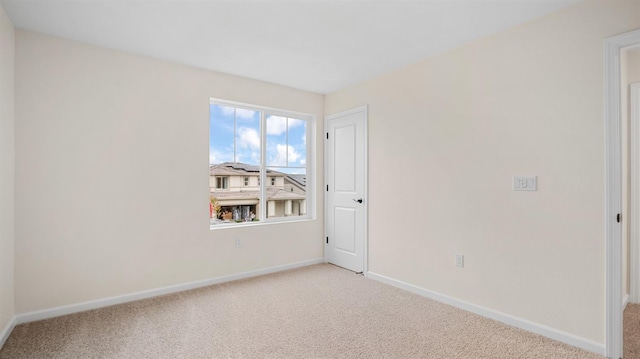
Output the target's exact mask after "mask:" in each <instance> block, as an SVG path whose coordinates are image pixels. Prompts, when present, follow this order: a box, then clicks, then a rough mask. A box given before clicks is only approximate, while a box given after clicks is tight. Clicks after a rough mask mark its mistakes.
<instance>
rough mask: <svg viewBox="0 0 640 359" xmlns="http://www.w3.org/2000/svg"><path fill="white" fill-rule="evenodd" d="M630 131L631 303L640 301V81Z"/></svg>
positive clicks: (633, 92)
mask: <svg viewBox="0 0 640 359" xmlns="http://www.w3.org/2000/svg"><path fill="white" fill-rule="evenodd" d="M629 94H630V97H631V101H630V109H631V114H630V116H629V132H630V133H631V136H630V137H631V143H630V152H631V155H630V161H631V178H630V181H629V199H630V205H631V209H630V212H631V213H629V216H628V217H629V226H630V231H629V237H630V238H629V239H630V241H629V242H630V243H629V253H630V256H629V258H630V261H629V282H630V288H629V293H630V296H631V298H630V299H629V301H630V302H631V303H640V216H638V214H639V213H640V156H639V155H640V82H638V83H634V84H631V86H630V91H629Z"/></svg>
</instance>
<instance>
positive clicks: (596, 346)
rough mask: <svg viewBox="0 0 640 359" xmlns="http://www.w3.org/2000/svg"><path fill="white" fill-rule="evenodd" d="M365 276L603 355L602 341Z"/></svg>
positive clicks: (408, 285)
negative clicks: (595, 340)
mask: <svg viewBox="0 0 640 359" xmlns="http://www.w3.org/2000/svg"><path fill="white" fill-rule="evenodd" d="M366 276H367V277H369V278H371V279H374V280H377V281H380V282H382V283H385V284H389V285H392V286H394V287H397V288H400V289H404V290H407V291H409V292H412V293H415V294H418V295H421V296H423V297H427V298H429V299H433V300H435V301H438V302H441V303H444V304H448V305H451V306H454V307H457V308H460V309H462V310H466V311H468V312H471V313H475V314H478V315H481V316H483V317H485V318H489V319H493V320H497V321H499V322H502V323H504V324H507V325H510V326H513V327H516V328H520V329H523V330H526V331H529V332H532V333H536V334H539V335H542V336H544V337H547V338H550V339H553V340H557V341H559V342H562V343H565V344H569V345H572V346H574V347H578V348H581V349H584V350H588V351H590V352H593V353H596V354H599V355H604V345H603V344H602V343H598V342H594V341H593V340H590V339H586V338H582V337H579V336H577V335H573V334H570V333H567V332H563V331H561V330H558V329H555V328H551V327H548V326H546V325H542V324H538V323H534V322H531V321H528V320H526V319H522V318H518V317H514V316H512V315H509V314H506V313H502V312H499V311H496V310H493V309H489V308H485V307H482V306H479V305H476V304H473V303H469V302H466V301H463V300H460V299H457V298H453V297H450V296H448V295H444V294H441V293H438V292H434V291H431V290H428V289H424V288H421V287H418V286H415V285H413V284H409V283H405V282H402V281H399V280H396V279H393V278H389V277H387V276H384V275H381V274H377V273H373V272H368V273H367V274H366Z"/></svg>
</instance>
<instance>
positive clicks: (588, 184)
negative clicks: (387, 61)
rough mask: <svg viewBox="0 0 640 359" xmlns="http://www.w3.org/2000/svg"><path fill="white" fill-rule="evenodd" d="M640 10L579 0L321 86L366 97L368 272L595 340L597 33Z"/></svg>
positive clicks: (628, 22) (346, 96) (599, 213)
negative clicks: (397, 64) (375, 74)
mask: <svg viewBox="0 0 640 359" xmlns="http://www.w3.org/2000/svg"><path fill="white" fill-rule="evenodd" d="M638 15H640V2H638V1H637V0H634V1H607V2H605V1H590V0H587V1H585V2H581V3H578V4H577V5H575V6H572V7H569V8H567V9H565V10H562V11H560V12H557V13H554V14H551V15H548V16H546V17H543V18H541V19H538V20H535V21H532V22H530V23H527V24H524V25H522V26H519V27H516V28H514V29H511V30H508V31H506V32H503V33H500V34H497V35H494V36H491V37H488V38H485V39H483V40H480V41H477V42H474V43H471V44H468V45H466V46H463V47H461V48H458V49H455V50H453V51H450V52H447V53H445V54H442V55H440V56H436V57H433V58H431V59H427V60H425V61H422V62H420V63H417V64H415V65H412V66H409V67H406V68H404V69H401V70H398V71H395V72H392V73H389V74H386V75H383V76H381V77H379V78H376V79H373V80H371V81H368V82H365V83H362V84H359V85H357V86H353V87H350V88H346V89H343V90H340V91H338V92H336V93H333V94H330V95H327V96H326V99H325V112H326V113H327V114H332V113H336V112H339V111H343V110H346V109H349V108H353V107H356V106H361V105H363V104H368V105H369V131H370V132H369V161H370V163H369V204H370V207H369V269H370V271H372V272H374V273H377V274H381V275H385V276H387V277H391V278H394V279H397V280H400V281H403V282H406V283H410V284H413V285H416V286H418V287H422V288H425V289H428V290H432V291H436V292H439V293H442V294H445V295H448V296H451V297H454V298H458V299H460V300H464V301H468V302H471V303H474V304H476V305H479V306H483V307H486V308H490V309H493V310H497V311H499V312H502V313H506V314H509V315H512V316H515V317H518V318H522V319H526V320H529V321H531V322H534V323H538V324H542V325H546V326H548V327H551V328H555V329H556V330H560V331H564V332H566V333H570V334H573V335H576V336H578V337H581V338H584V339H587V340H591V341H594V342H597V343H604V328H605V325H604V312H605V300H604V297H605V279H604V278H605V256H604V255H605V253H604V174H605V172H604V171H605V169H604V123H603V93H604V92H603V39H604V38H606V37H608V36H612V35H615V34H619V33H622V32H625V31H629V30H632V29H635V28H638V27H640V16H638ZM398 170H400V171H402V172H403V173H411V174H412V175H411V176H410V178H411V180H412V183H414V184H420V186H421V189H420V190H419V191H416V190H415V186H402V185H398V183H397V175H395V174H394V171H398ZM514 175H531V176H538V191H537V192H514V191H512V190H511V186H512V184H511V179H512V176H514ZM408 199H411V200H408ZM393 208H404V209H410V210H403V211H402V212H403V214H402V215H390V214H389V213H390V212H389V210H390V209H393ZM391 212H393V211H391ZM456 253H463V254H464V255H465V267H464V268H462V269H461V268H456V267H455V261H454V255H455V254H456Z"/></svg>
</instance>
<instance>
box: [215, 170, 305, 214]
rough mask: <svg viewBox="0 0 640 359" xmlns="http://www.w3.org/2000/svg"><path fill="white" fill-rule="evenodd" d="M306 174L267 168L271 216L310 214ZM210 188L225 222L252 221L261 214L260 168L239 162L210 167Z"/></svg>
mask: <svg viewBox="0 0 640 359" xmlns="http://www.w3.org/2000/svg"><path fill="white" fill-rule="evenodd" d="M305 186H306V177H305V175H288V174H286V173H282V172H277V171H273V170H267V173H266V186H265V187H266V188H265V189H266V200H267V210H266V215H267V218H273V217H288V216H303V215H305V214H306V190H305ZM209 190H210V193H211V197H213V198H214V199H215V202H217V205H218V206H220V208H219V211H218V213H217V215H215V214H214V216H216V217H217V219H219V220H223V221H243V222H246V221H252V220H256V219H258V216H259V213H260V169H259V167H258V166H251V165H247V164H244V163H238V162H225V163H221V164H215V165H211V166H210V167H209Z"/></svg>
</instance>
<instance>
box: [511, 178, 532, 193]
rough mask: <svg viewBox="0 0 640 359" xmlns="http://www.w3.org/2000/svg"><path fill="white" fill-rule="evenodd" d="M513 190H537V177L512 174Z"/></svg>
mask: <svg viewBox="0 0 640 359" xmlns="http://www.w3.org/2000/svg"><path fill="white" fill-rule="evenodd" d="M513 190H514V191H537V190H538V177H536V176H533V177H525V176H513Z"/></svg>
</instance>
